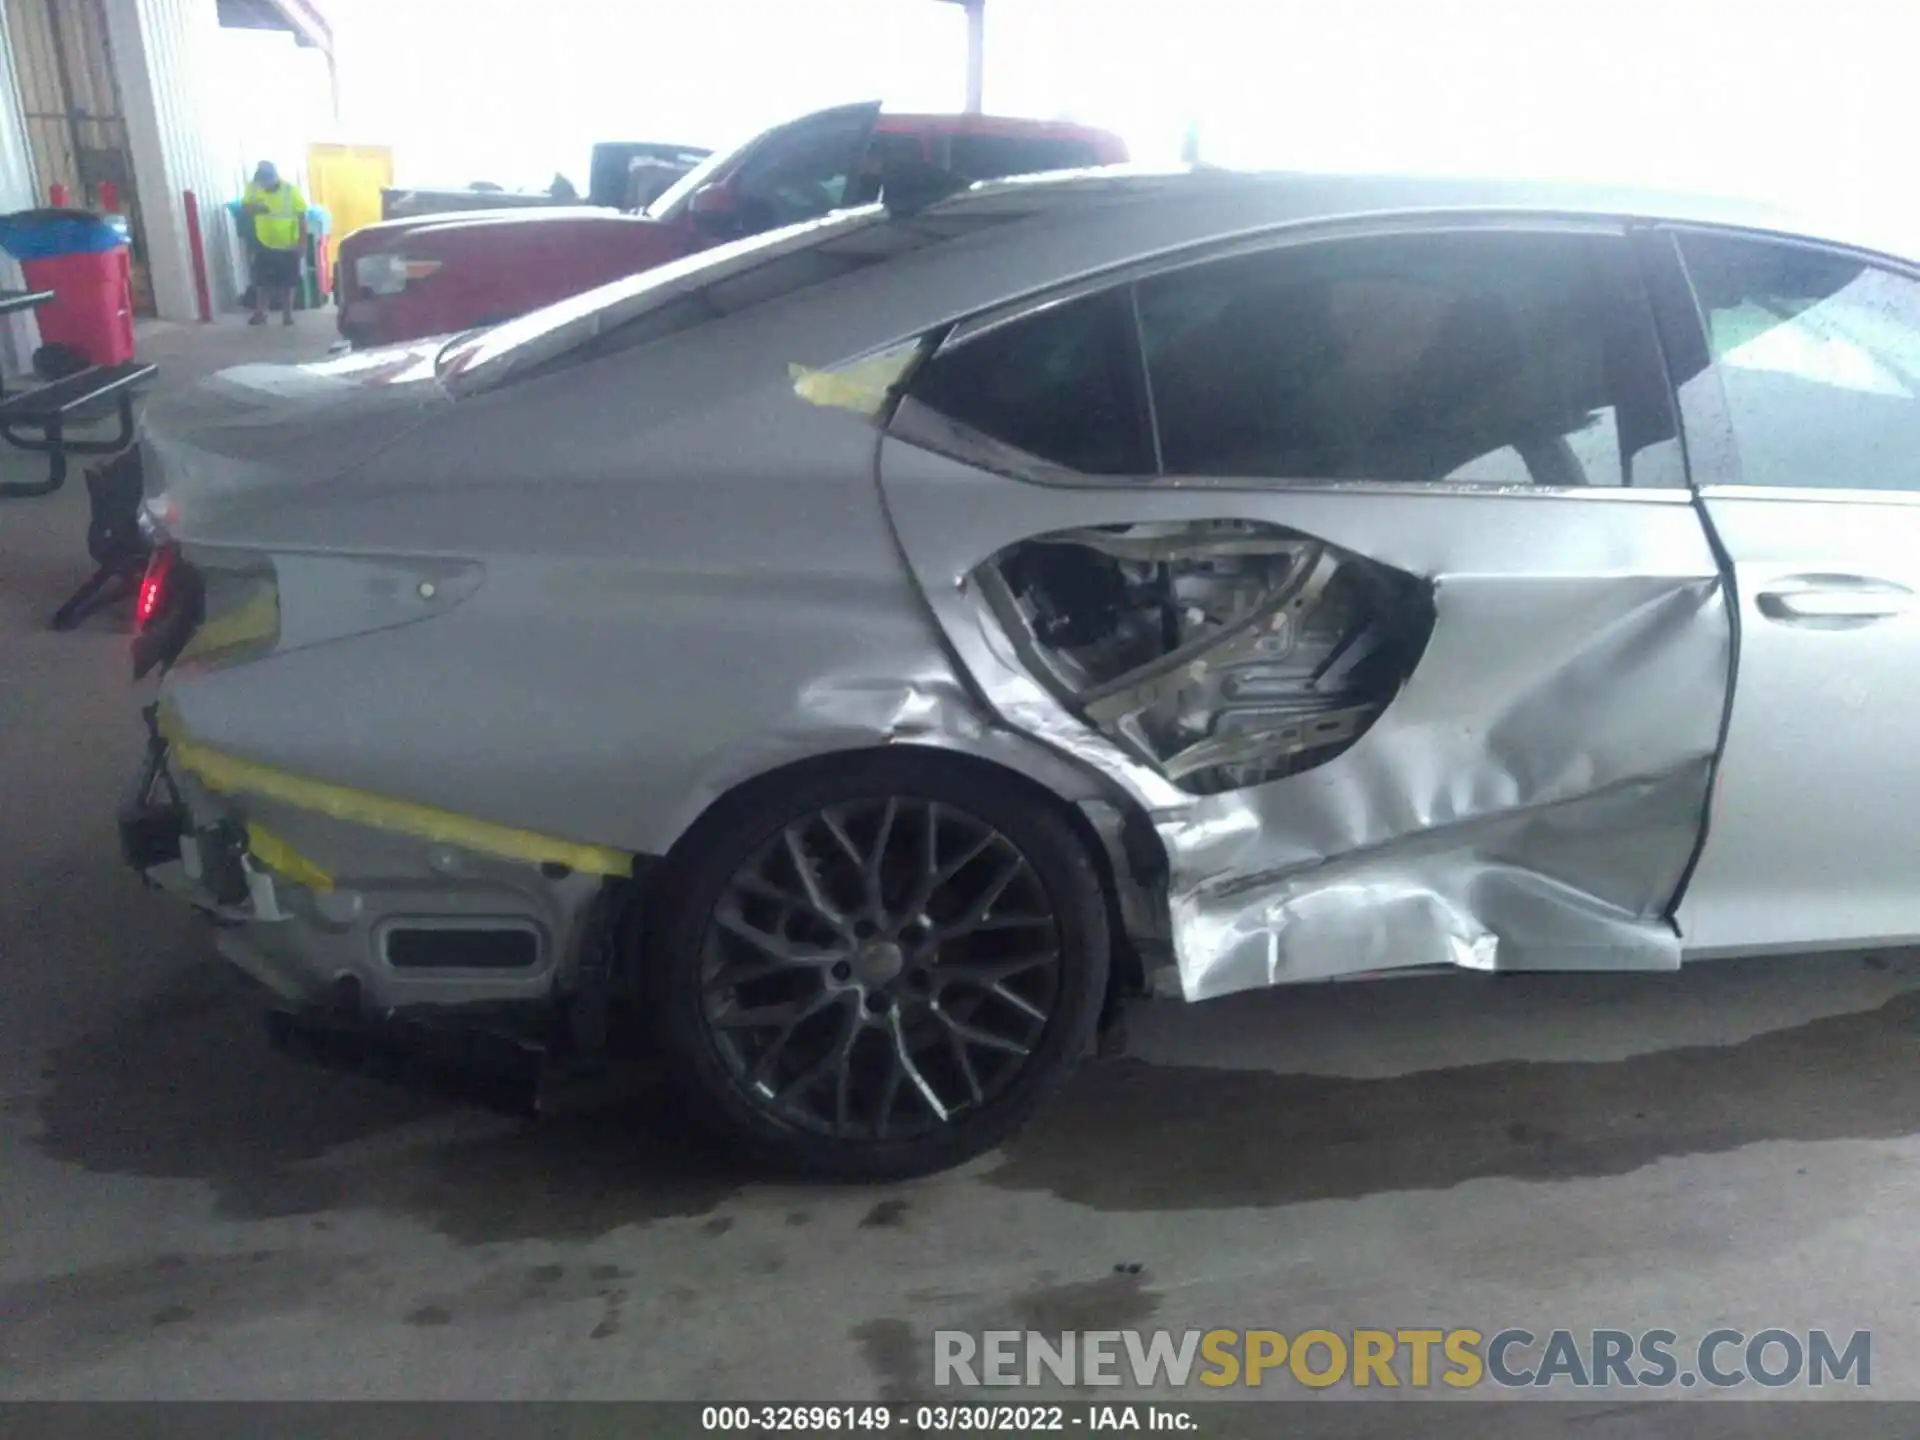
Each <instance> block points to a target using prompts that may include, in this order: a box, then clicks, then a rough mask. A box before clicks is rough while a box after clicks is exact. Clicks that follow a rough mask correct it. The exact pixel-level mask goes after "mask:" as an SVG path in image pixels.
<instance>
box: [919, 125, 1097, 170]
mask: <svg viewBox="0 0 1920 1440" xmlns="http://www.w3.org/2000/svg"><path fill="white" fill-rule="evenodd" d="M945 143H946V151H947V168H948V169H950V170H952V171H953V172H954V173H955V174H957V175H964V176H965V177H966V178H967V179H969V180H998V179H1000V178H1002V177H1003V176H1007V175H1037V174H1040V173H1041V172H1042V171H1046V170H1084V169H1086V168H1087V167H1088V166H1091V165H1098V164H1099V163H1100V157H1099V156H1098V155H1097V154H1096V153H1095V152H1094V148H1093V146H1091V145H1089V144H1088V143H1087V142H1086V141H1084V140H1050V139H1044V138H1041V137H1038V136H1020V135H954V136H950V137H949V138H948V139H947V141H946V142H945Z"/></svg>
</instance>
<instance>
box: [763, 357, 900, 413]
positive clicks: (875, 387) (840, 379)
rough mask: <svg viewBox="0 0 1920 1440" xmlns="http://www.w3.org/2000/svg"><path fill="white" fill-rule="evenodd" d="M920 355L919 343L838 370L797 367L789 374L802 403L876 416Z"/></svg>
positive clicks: (792, 366) (788, 367)
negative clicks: (807, 402) (803, 401)
mask: <svg viewBox="0 0 1920 1440" xmlns="http://www.w3.org/2000/svg"><path fill="white" fill-rule="evenodd" d="M919 353H920V344H919V342H918V341H915V342H914V343H913V344H911V345H902V346H898V347H897V348H895V349H892V350H886V351H882V352H881V353H880V354H878V355H871V356H868V357H867V358H866V359H865V360H856V361H854V362H853V363H852V364H851V365H844V366H841V367H840V368H839V369H837V370H812V369H809V368H808V367H807V366H805V365H798V364H794V365H789V366H787V373H788V374H789V375H791V376H793V389H794V393H795V394H797V395H798V396H799V397H800V398H801V399H802V400H806V401H809V402H811V403H812V404H815V405H827V406H831V407H832V408H834V409H836V410H851V411H853V412H854V413H855V414H856V415H876V414H878V413H879V412H880V409H881V407H882V406H884V405H885V404H886V403H887V396H888V395H889V394H891V393H892V391H893V387H894V386H895V385H897V384H898V383H899V381H900V377H901V376H902V375H904V374H906V373H907V367H908V366H909V365H911V364H912V363H913V362H914V359H915V357H917V356H918V355H919Z"/></svg>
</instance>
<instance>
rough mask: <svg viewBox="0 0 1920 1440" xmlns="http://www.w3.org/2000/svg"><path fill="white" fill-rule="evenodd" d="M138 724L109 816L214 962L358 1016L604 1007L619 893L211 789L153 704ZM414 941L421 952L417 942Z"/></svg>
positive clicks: (291, 1000) (557, 868) (303, 1003)
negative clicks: (199, 920) (195, 921)
mask: <svg viewBox="0 0 1920 1440" xmlns="http://www.w3.org/2000/svg"><path fill="white" fill-rule="evenodd" d="M146 718H147V726H148V737H147V750H146V758H145V761H144V763H143V765H142V768H141V772H140V775H139V778H138V781H137V783H136V784H135V786H134V787H133V790H132V792H131V793H130V795H129V796H128V797H127V799H126V800H125V801H124V803H123V804H122V806H121V810H120V814H119V836H120V849H121V854H122V857H123V859H124V860H125V862H126V864H127V865H128V866H129V867H131V868H132V869H133V870H134V871H135V872H136V873H138V874H139V875H140V876H141V877H142V879H143V881H144V882H145V883H147V884H148V885H150V886H153V887H155V888H157V889H161V890H164V891H166V892H168V893H171V894H173V895H175V896H177V897H178V898H180V899H181V900H183V901H185V902H186V903H187V904H189V905H191V906H193V907H194V908H195V909H197V910H199V911H200V912H202V913H203V914H205V915H206V916H207V917H208V918H210V919H211V920H212V921H213V922H214V923H215V925H216V926H217V927H218V941H217V946H218V949H219V951H220V953H221V954H222V956H223V957H225V958H226V959H227V960H228V961H230V962H231V963H233V964H234V965H236V966H237V967H238V968H240V969H242V970H244V971H246V972H247V973H248V974H250V975H252V976H253V977H254V978H255V979H257V980H259V981H260V982H262V983H263V984H265V985H266V986H267V987H268V988H269V989H271V990H272V991H273V992H274V993H275V994H276V995H277V996H279V997H280V999H281V1001H282V1002H283V1003H285V1004H286V1005H287V1006H289V1007H291V1008H292V1009H294V1010H295V1011H303V1010H305V1009H307V1008H309V1007H315V1006H319V1007H323V1008H326V1009H329V1010H332V1011H337V1010H338V1009H339V1008H340V1004H339V1002H340V1000H341V997H343V996H349V995H350V996H351V997H352V998H353V1008H354V1009H355V1010H358V1011H360V1012H363V1013H365V1014H368V1015H387V1014H394V1013H399V1012H403V1011H405V1012H423V1011H431V1010H470V1009H472V1008H473V1007H476V1006H479V1007H486V1006H514V1007H527V1006H533V1007H546V1008H548V1009H551V1008H552V1007H553V1006H554V1005H555V1003H556V1001H558V1000H560V999H562V998H566V999H568V1000H569V1001H571V1000H572V999H573V998H574V997H578V996H580V995H582V994H583V993H599V994H600V997H601V999H600V1003H601V1005H602V1007H604V998H605V997H604V991H605V988H606V977H607V974H608V972H609V970H610V968H611V963H610V958H609V956H608V955H607V953H606V947H605V945H604V944H603V943H602V942H603V940H604V936H603V934H602V931H603V930H604V929H605V928H606V924H607V915H608V909H607V906H608V905H609V904H610V903H612V902H613V901H614V899H615V898H616V897H617V896H618V894H619V893H620V891H619V889H618V887H617V886H611V885H608V884H605V883H604V882H603V879H602V876H601V875H598V874H593V873H587V872H585V871H583V870H578V869H572V868H569V867H567V866H565V865H556V864H552V863H544V864H543V863H535V862H530V861H528V860H525V859H514V858H510V857H503V856H499V855H489V854H484V853H477V852H475V851H473V850H470V849H467V848H464V847H462V846H461V845H459V844H457V843H447V842H446V841H445V840H432V839H426V838H421V837H417V836H411V835H404V834H396V833H394V832H392V831H390V830H385V829H381V828H379V827H378V826H376V825H372V824H368V823H365V822H364V821H355V820H344V819H340V818H338V817H336V816H332V815H327V814H323V813H320V812H318V811H315V810H310V809H302V808H301V807H300V806H299V805H297V804H293V803H289V802H288V801H287V800H286V799H284V798H276V797H272V796H264V795H260V794H257V793H234V792H229V791H225V790H219V791H216V790H215V789H213V788H212V787H211V785H210V784H208V783H202V777H201V776H200V775H199V774H198V773H197V772H196V771H195V770H194V769H193V768H192V766H191V765H185V766H183V765H182V763H180V755H179V754H177V753H176V752H175V746H174V744H173V742H172V741H170V740H169V739H168V738H167V736H166V735H165V734H163V733H162V727H161V724H160V723H159V719H158V714H157V707H149V709H148V711H147V715H146ZM183 749H184V750H185V751H193V752H195V753H197V751H195V747H194V746H192V745H183ZM218 778H220V777H218V776H216V779H218ZM482 838H486V837H485V836H484V834H483V836H482ZM502 932H511V933H513V934H514V935H515V936H516V937H518V938H519V939H520V940H521V942H522V943H521V944H520V945H518V946H516V947H513V949H512V951H511V954H510V957H509V963H506V964H502V963H501V956H502V947H500V946H499V945H498V944H491V945H490V944H488V943H486V942H487V940H488V939H489V937H492V938H493V939H495V940H497V938H498V937H499V936H500V934H501V933H502ZM423 934H424V936H425V938H428V939H430V940H432V941H433V942H434V943H432V944H424V945H423V944H420V943H417V942H418V941H420V940H421V939H422V938H423ZM465 934H471V935H473V937H474V940H473V943H472V945H471V947H470V948H468V947H467V946H465V945H463V943H462V941H461V939H460V937H461V936H463V935H465ZM396 937H411V939H412V940H413V941H414V942H416V943H394V942H395V939H396Z"/></svg>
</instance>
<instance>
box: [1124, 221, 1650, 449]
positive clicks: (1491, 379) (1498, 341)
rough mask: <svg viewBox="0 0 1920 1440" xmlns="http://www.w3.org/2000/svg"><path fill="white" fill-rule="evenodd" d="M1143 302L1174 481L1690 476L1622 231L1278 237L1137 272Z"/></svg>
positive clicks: (1162, 437)
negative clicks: (1256, 250)
mask: <svg viewBox="0 0 1920 1440" xmlns="http://www.w3.org/2000/svg"><path fill="white" fill-rule="evenodd" d="M1139 309H1140V326H1141V335H1142V344H1143V346H1144V349H1145V354H1146V362H1147V370H1148V374H1149V376H1150V378H1151V382H1152V390H1153V405H1154V412H1155V414H1156V415H1157V417H1158V420H1159V425H1160V446H1161V451H1162V455H1163V458H1164V461H1165V468H1166V470H1167V472H1168V473H1169V474H1172V475H1180V474H1187V475H1205V476H1221V477H1247V478H1266V479H1285V480H1380V481H1399V482H1413V483H1426V482H1441V481H1445V482H1453V483H1466V484H1487V485H1513V484H1521V485H1525V484H1535V485H1551V486H1595V485H1602V486H1617V485H1622V484H1677V483H1684V479H1683V473H1682V472H1681V471H1680V470H1679V468H1678V447H1677V444H1674V443H1673V442H1674V439H1675V435H1676V427H1675V424H1674V422H1673V419H1672V413H1671V405H1670V403H1669V397H1668V394H1667V386H1666V380H1665V375H1664V371H1663V369H1662V366H1661V362H1660V358H1659V351H1658V347H1657V345H1656V342H1655V340H1654V335H1653V327H1652V320H1651V317H1650V313H1649V311H1648V307H1647V304H1646V301H1645V298H1644V296H1643V295H1642V293H1641V291H1640V289H1639V282H1638V278H1637V273H1636V272H1635V269H1634V267H1633V264H1632V261H1631V257H1630V255H1629V254H1628V252H1627V250H1626V247H1625V245H1624V243H1623V242H1622V241H1620V240H1619V239H1618V238H1617V237H1611V236H1590V235H1567V234H1548V233H1498V232H1480V231H1450V232H1435V233H1427V234H1416V235H1399V236H1379V237H1364V238H1358V239H1353V240H1342V241H1335V242H1328V243H1325V244H1314V245H1301V246H1290V247H1286V248H1283V249H1280V250H1274V251H1268V252H1263V253H1260V254H1255V255H1248V256H1240V257H1235V258H1233V259H1229V260H1222V261H1216V262H1213V263H1210V264H1206V265H1200V266H1195V267H1192V268H1190V269H1186V270H1179V271H1174V272H1171V273H1168V274H1165V275H1161V276H1156V277H1154V278H1152V279H1149V280H1145V281H1142V282H1141V284H1140V286H1139ZM1662 446H1664V447H1665V448H1664V450H1660V449H1658V448H1656V447H1662Z"/></svg>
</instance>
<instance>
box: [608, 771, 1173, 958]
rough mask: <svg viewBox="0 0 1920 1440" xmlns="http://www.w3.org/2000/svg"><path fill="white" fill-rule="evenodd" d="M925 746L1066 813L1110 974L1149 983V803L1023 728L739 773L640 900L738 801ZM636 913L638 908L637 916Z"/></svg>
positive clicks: (703, 807)
mask: <svg viewBox="0 0 1920 1440" xmlns="http://www.w3.org/2000/svg"><path fill="white" fill-rule="evenodd" d="M907 750H911V751H918V752H921V753H924V754H926V755H929V756H936V757H939V758H940V759H942V760H943V761H944V762H946V763H950V764H952V765H953V766H955V767H958V768H962V769H969V768H970V769H974V770H975V771H977V772H979V773H993V774H997V775H1000V776H1002V777H1005V778H1007V779H1009V780H1011V781H1012V782H1013V783H1015V784H1016V785H1017V786H1019V787H1020V788H1021V789H1023V790H1025V791H1026V792H1027V793H1028V794H1029V795H1031V796H1032V797H1033V799H1034V801H1035V803H1036V804H1040V805H1044V806H1046V807H1048V808H1050V809H1052V810H1054V811H1055V812H1056V813H1058V814H1060V815H1061V816H1062V817H1063V818H1064V819H1065V820H1066V821H1067V822H1068V823H1069V824H1070V825H1071V826H1072V828H1073V830H1074V833H1075V834H1076V835H1078V836H1079V838H1080V840H1081V841H1082V843H1083V844H1084V845H1085V846H1086V850H1087V854H1088V856H1089V858H1090V859H1091V860H1092V862H1093V865H1094V869H1095V871H1096V873H1097V874H1098V876H1099V879H1100V887H1101V890H1102V893H1103V895H1104V897H1105V900H1106V907H1107V919H1108V929H1109V933H1110V935H1111V936H1112V939H1113V942H1114V957H1113V959H1114V964H1113V965H1112V967H1111V971H1110V975H1111V983H1112V984H1113V985H1116V986H1120V987H1121V988H1122V989H1123V990H1124V991H1126V992H1136V993H1137V992H1138V991H1139V990H1140V989H1141V988H1143V986H1144V983H1145V978H1146V977H1145V965H1144V961H1143V960H1142V958H1141V954H1140V945H1141V942H1142V941H1143V940H1148V939H1153V938H1158V937H1159V936H1161V935H1164V934H1165V933H1166V930H1167V926H1168V922H1167V917H1166V907H1167V900H1166V886H1165V876H1166V873H1167V857H1166V851H1165V848H1164V846H1163V845H1162V843H1161V841H1160V837H1159V835H1158V833H1157V832H1156V831H1155V829H1154V827H1153V824H1152V821H1151V819H1150V817H1149V816H1148V814H1147V811H1146V809H1145V808H1144V807H1143V806H1142V805H1141V804H1140V803H1139V802H1138V801H1137V800H1135V799H1134V798H1133V797H1132V796H1130V795H1127V794H1125V793H1123V792H1121V791H1119V790H1118V789H1117V788H1116V787H1114V786H1112V785H1111V784H1110V783H1108V782H1107V781H1105V780H1104V779H1103V778H1102V777H1099V776H1096V775H1094V774H1092V773H1091V772H1089V771H1087V770H1084V769H1083V768H1082V767H1080V766H1079V765H1076V764H1075V763H1073V762H1072V761H1071V760H1069V759H1067V758H1066V757H1064V756H1061V755H1059V754H1057V753H1056V752H1054V751H1051V750H1048V749H1046V748H1045V747H1042V746H1039V745H1037V744H1034V743H1032V742H1029V741H1026V740H1024V739H1022V738H1021V737H1017V736H1002V735H993V736H990V737H983V739H982V740H980V741H974V742H969V741H962V740H952V739H946V738H935V737H915V738H914V739H911V740H897V741H888V742H882V743H866V744H852V745H844V746H838V747H835V748H831V749H824V750H818V751H814V752H812V753H809V754H806V755H801V756H796V757H793V758H791V759H787V760H785V761H782V762H781V763H778V764H776V765H773V766H771V767H769V768H766V769H761V770H757V771H755V772H754V773H752V774H749V775H746V776H743V777H740V778H739V779H736V780H735V781H733V783H731V784H729V785H727V786H725V787H724V788H723V789H720V790H719V791H718V793H715V794H712V795H710V796H709V797H708V798H706V799H705V800H704V802H703V803H701V804H700V805H699V806H698V807H697V809H691V813H689V814H688V815H687V816H686V817H685V818H684V819H683V821H682V822H681V823H679V824H678V825H676V826H675V827H674V830H673V836H672V840H671V842H670V843H669V844H668V845H667V847H666V848H665V850H664V851H663V852H662V853H661V854H660V856H659V857H658V859H657V860H655V861H653V862H652V863H650V864H648V865H647V866H645V868H644V872H643V873H637V875H636V879H635V881H634V882H633V884H632V899H633V906H634V909H635V910H636V911H644V910H645V909H647V908H648V907H649V905H650V903H651V902H652V901H653V900H654V899H655V897H657V896H659V895H661V894H663V893H671V892H672V890H673V888H674V886H675V884H676V881H675V878H674V876H675V869H676V866H677V865H679V864H682V863H685V861H686V860H687V858H688V857H689V856H691V855H692V854H693V853H695V852H696V851H697V849H698V848H699V845H700V843H701V837H702V836H704V835H706V834H709V833H711V832H712V831H713V830H714V829H715V828H717V827H719V826H722V825H724V824H725V823H726V822H727V820H728V818H729V817H730V816H731V815H733V814H734V813H736V812H737V811H738V810H740V809H743V808H746V807H749V806H751V805H753V804H754V803H756V802H757V801H758V800H759V799H760V798H761V797H763V796H765V795H766V794H768V793H769V792H770V791H775V790H778V789H779V788H781V787H782V786H784V785H789V784H792V783H794V782H795V781H796V780H797V779H799V778H800V777H802V776H805V775H809V774H812V773H814V772H816V771H818V770H821V769H825V768H830V767H834V766H838V765H843V764H846V763H849V762H851V761H856V760H858V759H860V758H862V757H865V756H873V755H884V754H897V753H899V752H901V751H907ZM634 918H635V919H636V920H637V916H636V917H634Z"/></svg>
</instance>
